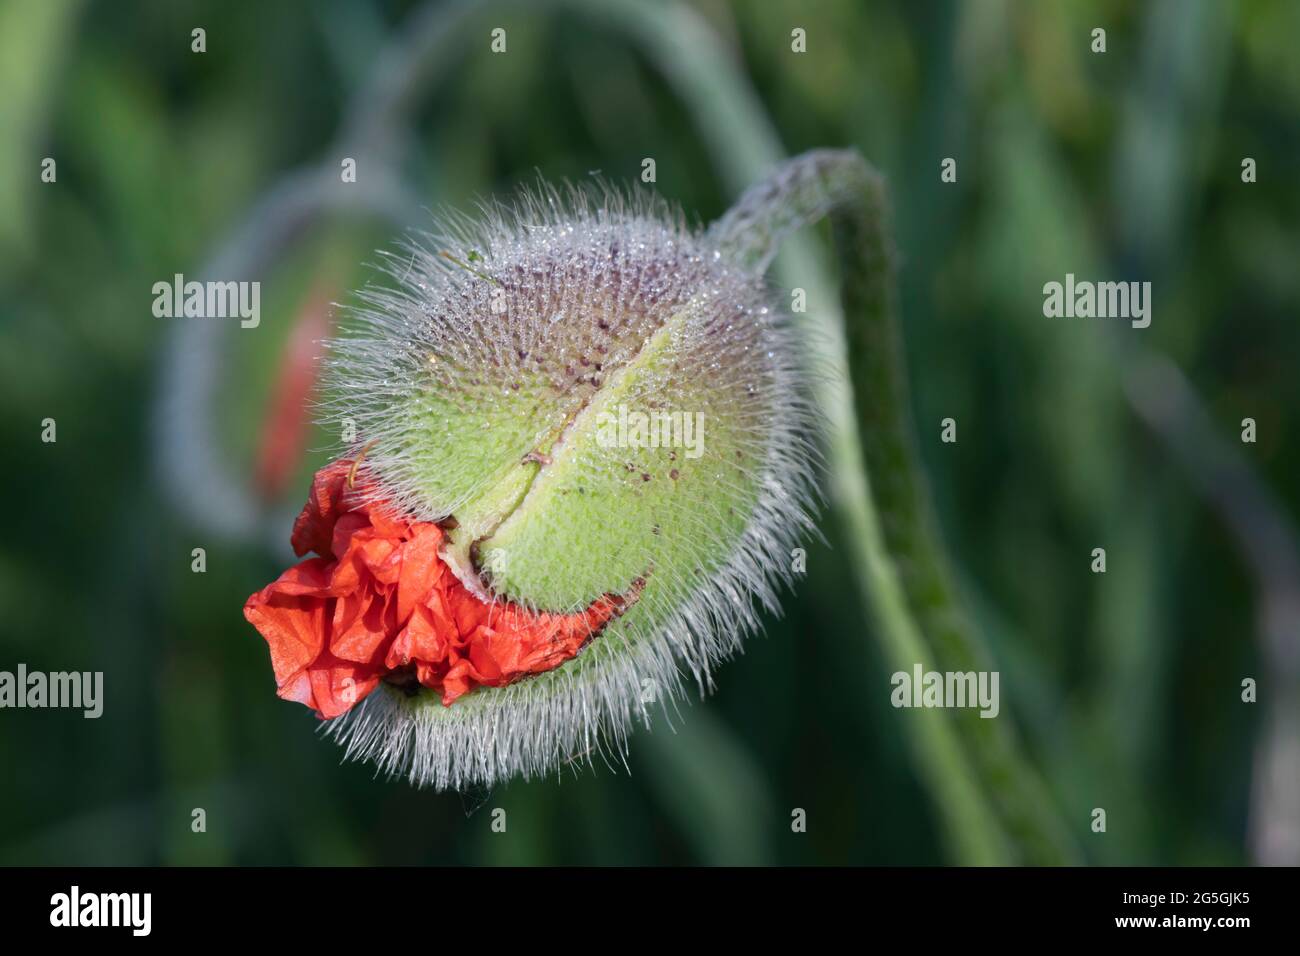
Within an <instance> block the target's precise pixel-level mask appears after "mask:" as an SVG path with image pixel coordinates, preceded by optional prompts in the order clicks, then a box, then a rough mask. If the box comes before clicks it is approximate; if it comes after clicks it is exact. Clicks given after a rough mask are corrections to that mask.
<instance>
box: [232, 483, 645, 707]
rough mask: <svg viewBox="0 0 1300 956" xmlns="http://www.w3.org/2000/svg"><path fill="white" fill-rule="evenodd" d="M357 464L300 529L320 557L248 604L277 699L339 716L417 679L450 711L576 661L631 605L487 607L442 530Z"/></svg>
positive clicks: (322, 492)
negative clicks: (392, 498) (488, 691)
mask: <svg viewBox="0 0 1300 956" xmlns="http://www.w3.org/2000/svg"><path fill="white" fill-rule="evenodd" d="M372 490H373V488H372V486H370V485H369V484H368V483H367V482H366V480H365V479H364V477H363V476H361V475H358V474H357V468H356V465H355V463H354V462H353V461H351V460H348V459H343V460H340V461H336V462H333V463H332V464H330V465H328V466H326V467H325V468H322V469H321V470H320V471H318V472H317V473H316V477H315V478H314V480H313V481H312V486H311V495H310V497H309V498H308V501H307V504H306V506H305V507H304V508H303V509H302V513H301V514H300V515H298V520H297V521H296V522H294V526H293V537H292V539H291V540H292V543H293V550H294V553H295V554H297V555H299V556H302V555H305V554H307V553H308V552H313V551H314V552H315V553H316V554H317V555H319V557H315V558H308V559H307V560H305V561H302V562H300V563H299V564H296V565H294V566H293V567H292V568H290V569H289V570H288V571H285V572H284V573H283V574H282V575H280V577H279V578H278V579H277V580H276V581H274V582H273V583H271V584H268V585H267V586H266V587H264V588H263V589H262V590H260V591H258V592H257V593H256V594H254V595H253V596H252V597H250V598H249V599H248V601H247V603H245V605H244V617H246V618H247V619H248V621H249V623H251V624H252V625H253V626H254V627H256V628H257V629H258V631H260V632H261V634H262V636H263V637H264V638H266V643H267V644H268V645H269V647H270V650H271V666H272V668H273V669H274V671H275V681H276V684H277V685H278V686H279V695H280V696H281V697H283V698H284V699H286V700H295V701H298V702H299V703H301V704H306V705H307V706H308V707H310V708H312V709H313V710H315V711H316V713H317V714H318V715H319V716H320V717H323V718H328V717H337V716H338V715H339V714H342V713H345V712H346V711H348V710H350V709H351V708H352V707H353V706H354V705H356V704H357V703H359V702H360V701H361V700H362V699H364V698H365V696H366V695H367V694H369V693H370V692H371V691H373V690H374V689H375V688H376V687H377V686H378V685H379V682H380V681H381V680H384V679H388V680H390V681H393V682H394V683H406V684H410V683H412V682H414V681H418V682H419V683H420V684H423V685H424V686H425V687H429V688H432V689H434V690H436V691H438V692H439V693H440V694H441V695H442V702H443V704H444V705H448V706H450V704H451V703H452V702H453V701H454V700H456V698H458V697H460V696H462V695H464V694H466V693H468V692H469V691H471V690H473V689H474V688H475V687H479V686H487V687H499V686H502V685H505V684H509V683H510V682H511V681H514V680H518V679H519V678H521V677H526V676H528V675H530V674H540V673H543V672H545V671H548V670H551V669H552V668H554V667H557V666H559V665H560V664H562V663H564V662H565V661H567V660H569V659H570V658H572V657H573V656H574V655H575V654H577V653H578V651H579V650H580V649H581V648H582V646H583V645H584V644H585V643H586V642H587V641H588V640H589V639H590V638H591V637H592V636H594V635H595V634H596V633H598V632H599V631H600V629H601V628H602V627H604V625H605V624H606V623H607V622H608V621H609V620H610V618H612V617H614V616H615V615H617V614H619V613H621V612H622V611H623V610H624V608H625V606H626V604H627V600H626V599H624V598H622V597H617V596H614V595H606V596H605V597H603V598H600V599H599V600H597V601H596V602H594V603H593V604H592V605H591V606H590V607H588V608H587V609H586V610H585V611H583V612H581V613H576V614H546V613H535V612H532V611H529V610H527V609H525V608H522V607H519V606H518V605H514V604H510V603H505V602H496V603H493V604H486V603H484V602H483V601H481V600H480V599H479V598H478V597H476V596H475V595H474V594H473V593H472V592H471V591H469V590H468V589H467V588H466V587H465V585H463V584H462V583H461V582H460V580H459V579H458V578H457V577H456V575H455V574H454V573H452V571H451V569H450V568H449V567H448V566H447V565H446V564H445V563H444V562H443V560H442V558H441V557H439V555H438V547H439V545H441V544H442V541H443V531H442V529H441V528H439V527H438V525H436V524H434V523H432V522H427V521H407V520H405V519H404V518H403V517H402V516H401V515H399V514H397V513H396V512H395V511H394V510H393V509H392V508H390V507H389V506H388V505H386V504H384V503H383V502H382V501H377V499H376V498H375V496H374V495H373V494H371V492H372Z"/></svg>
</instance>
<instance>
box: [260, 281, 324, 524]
mask: <svg viewBox="0 0 1300 956" xmlns="http://www.w3.org/2000/svg"><path fill="white" fill-rule="evenodd" d="M331 324H332V323H331V321H330V296H329V290H328V288H327V287H325V286H318V287H317V289H316V290H315V291H314V292H312V294H311V296H310V297H309V298H308V299H307V301H306V302H305V303H304V304H303V306H302V309H301V310H300V311H299V312H298V315H297V317H296V318H295V319H294V324H293V331H292V332H290V334H289V342H288V345H286V346H285V350H284V356H283V358H281V360H280V368H279V371H278V373H277V375H276V379H275V385H274V387H273V389H272V392H271V404H270V407H269V408H268V409H267V415H266V420H265V421H264V423H263V425H262V434H261V437H260V439H259V441H258V445H257V456H256V458H255V459H254V462H255V465H254V469H253V483H254V486H255V487H256V488H257V491H258V493H259V494H260V495H261V496H262V498H264V499H266V500H268V501H271V500H274V499H275V498H276V497H278V496H279V494H280V492H281V491H282V490H283V489H284V487H285V485H286V483H287V482H288V481H289V480H290V478H291V477H292V476H293V473H294V471H295V469H297V467H298V465H299V463H300V462H301V461H302V450H303V446H304V445H305V444H306V441H307V433H308V420H307V412H306V409H307V405H308V402H309V400H310V399H311V396H312V393H313V392H314V391H315V389H316V379H317V375H318V373H319V371H320V357H321V342H322V340H324V339H327V338H329V334H330V327H331Z"/></svg>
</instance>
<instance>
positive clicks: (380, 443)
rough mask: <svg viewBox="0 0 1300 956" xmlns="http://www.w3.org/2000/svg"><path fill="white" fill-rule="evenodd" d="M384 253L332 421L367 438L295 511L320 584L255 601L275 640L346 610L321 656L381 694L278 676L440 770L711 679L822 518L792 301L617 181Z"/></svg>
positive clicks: (614, 729)
mask: <svg viewBox="0 0 1300 956" xmlns="http://www.w3.org/2000/svg"><path fill="white" fill-rule="evenodd" d="M387 271H388V272H389V273H390V276H391V278H392V279H393V280H394V282H392V283H389V284H388V285H387V286H386V287H382V288H380V287H372V288H368V289H366V290H364V291H362V292H361V293H359V300H360V302H359V304H358V305H357V306H355V307H354V308H352V309H350V310H349V315H348V316H347V317H346V321H345V322H344V330H343V332H342V333H341V335H340V337H339V338H338V339H336V340H335V342H334V343H333V344H332V347H331V350H332V354H331V359H330V363H329V368H330V386H331V388H330V396H331V397H330V399H329V403H328V405H327V419H328V421H329V423H330V424H331V427H334V428H338V429H339V430H340V431H343V432H346V433H349V434H352V435H355V445H354V446H353V447H351V448H349V450H348V454H347V456H346V459H347V464H346V467H340V468H338V469H337V470H336V472H334V473H333V474H332V477H331V480H332V481H333V484H332V485H322V484H321V479H320V478H319V477H318V489H317V490H318V492H319V495H318V494H314V496H313V497H314V498H316V497H320V496H323V498H322V500H323V501H324V503H325V507H324V510H322V509H321V508H320V507H319V506H318V507H317V511H316V515H315V516H311V515H308V512H307V511H305V512H304V516H305V518H304V519H300V523H301V522H302V521H304V520H306V521H308V523H311V522H314V521H317V520H318V518H319V517H320V515H322V514H324V515H326V518H327V527H328V530H329V531H330V537H329V540H326V538H325V536H323V535H321V536H318V539H319V540H318V542H317V543H318V546H315V547H314V550H316V551H317V553H318V554H319V555H320V557H319V558H313V559H310V560H309V561H307V562H304V563H303V565H300V566H299V567H300V568H301V567H303V566H305V565H308V564H311V575H312V577H311V585H312V586H313V587H315V588H316V590H309V591H301V590H295V589H296V588H298V584H297V583H291V585H290V586H288V590H286V589H285V586H280V587H279V588H278V590H275V591H274V592H273V593H272V589H273V588H277V586H279V585H281V582H277V585H273V586H272V587H271V588H268V589H267V590H266V591H264V592H259V595H255V596H254V598H252V599H250V609H249V610H248V611H246V613H248V614H249V617H250V620H252V621H253V622H254V623H255V624H257V625H258V626H259V629H261V630H263V633H264V634H267V635H268V640H269V641H271V642H272V645H273V658H276V653H277V652H276V645H277V642H278V643H279V644H280V646H287V645H286V640H287V639H286V638H284V637H283V636H280V637H273V636H272V632H273V630H274V628H275V627H279V626H280V625H278V624H275V623H274V622H272V623H271V624H268V625H266V626H264V624H263V623H261V622H265V621H267V620H269V618H268V615H272V613H273V610H274V608H275V606H277V602H281V603H282V602H284V601H290V602H293V601H299V600H307V601H311V602H321V603H311V604H310V606H306V605H302V606H300V605H298V604H294V605H293V609H292V613H294V614H300V613H301V614H307V613H310V614H315V615H316V616H317V618H318V619H319V620H321V621H323V622H325V623H322V624H320V625H319V633H317V631H313V634H314V635H315V636H314V637H313V638H312V640H314V641H315V642H316V644H315V645H312V646H311V647H310V648H309V650H308V651H306V652H304V653H303V654H302V655H301V656H302V659H303V660H308V659H311V660H320V659H328V661H329V662H332V664H333V665H338V664H339V662H340V661H343V662H348V661H350V662H353V663H351V664H347V665H346V667H347V668H353V667H356V668H361V670H358V671H356V672H355V673H354V671H353V670H346V673H345V676H344V678H343V679H344V680H349V681H353V683H352V684H351V685H347V686H348V687H356V686H360V682H361V680H363V679H364V681H365V682H366V685H365V689H364V692H360V693H356V694H355V697H356V702H357V706H355V707H352V706H350V703H349V697H348V696H347V695H343V696H342V697H340V694H339V693H338V687H339V677H338V675H339V674H340V673H344V671H341V670H340V669H339V667H338V666H335V667H334V669H333V670H330V671H329V672H328V673H329V675H332V676H327V677H325V678H322V677H321V673H323V672H322V671H321V670H320V668H319V666H318V665H317V664H312V663H308V664H303V665H302V666H301V667H299V664H298V663H297V658H296V657H295V658H294V660H291V661H289V662H287V663H286V662H284V661H283V660H279V659H278V658H277V660H278V661H279V662H278V663H277V678H278V679H280V680H281V694H282V696H293V697H294V699H300V700H303V701H304V702H307V703H312V704H313V706H315V707H316V709H317V710H318V711H319V712H320V713H322V715H323V716H327V717H332V716H335V714H336V713H338V712H341V713H342V716H338V718H337V719H336V720H334V721H332V722H331V723H330V724H328V725H327V726H328V727H329V728H330V731H331V732H332V733H334V734H336V735H337V736H338V737H339V738H340V739H342V740H343V741H344V742H345V743H346V745H347V746H348V748H349V752H350V753H351V754H352V755H354V756H359V757H362V758H368V759H373V760H375V761H376V762H377V763H378V765H379V766H380V767H381V768H382V769H384V770H386V771H390V772H397V773H402V774H405V775H407V776H408V777H409V779H410V780H412V781H413V782H415V783H418V784H426V783H431V784H433V785H435V786H437V787H439V788H442V787H461V786H466V785H471V784H491V783H493V782H495V781H498V780H501V779H503V778H505V777H508V776H510V775H513V774H516V773H520V774H523V775H525V776H528V775H533V774H537V773H541V772H545V771H547V770H550V769H552V768H554V767H556V766H557V765H559V764H560V763H561V762H563V761H565V760H567V759H568V758H571V757H574V756H576V755H580V754H589V753H591V752H592V751H593V750H595V749H598V748H600V747H602V746H604V745H606V744H607V743H613V744H614V745H615V746H621V745H622V743H623V741H624V739H625V736H626V733H627V731H628V729H629V727H630V725H631V723H632V721H634V720H637V719H640V720H642V721H648V716H649V712H650V708H651V707H657V706H661V705H663V704H664V703H666V702H667V701H668V700H669V699H671V698H672V697H673V696H674V695H676V694H678V693H679V692H680V691H681V690H682V689H683V688H682V685H683V683H684V679H685V677H686V675H687V674H689V675H690V677H691V678H693V680H694V682H695V683H696V684H697V685H698V687H699V689H700V691H701V692H703V691H705V690H707V689H708V687H709V686H710V676H709V674H710V668H711V666H712V665H713V664H714V663H716V662H717V661H719V660H721V659H723V658H725V657H726V656H728V655H729V654H730V653H732V652H733V651H735V650H736V649H737V648H738V647H739V645H740V641H741V639H742V636H743V635H744V633H745V632H747V631H750V630H752V629H753V628H754V626H755V624H756V616H755V610H756V606H758V605H765V606H767V607H769V608H773V609H774V608H775V607H776V601H775V595H774V588H775V586H776V585H777V584H778V583H779V582H780V580H781V579H782V578H783V577H785V576H786V575H787V573H788V568H789V565H790V549H791V547H793V546H794V544H795V543H796V542H797V540H798V538H799V537H800V536H801V535H802V534H803V533H804V532H805V531H806V530H807V529H808V527H809V524H810V519H809V516H808V512H807V509H806V503H807V501H808V499H809V496H810V493H811V487H812V470H813V468H812V463H813V461H814V458H815V455H816V451H815V448H814V447H813V442H812V439H813V431H814V430H813V428H812V424H813V420H814V416H813V414H812V413H811V411H810V409H809V408H808V405H807V403H806V400H805V397H804V392H803V388H802V379H803V377H804V374H803V372H802V371H801V369H800V367H799V361H798V359H797V357H796V350H795V348H794V347H793V344H792V342H791V341H790V331H789V329H788V327H787V325H786V322H785V317H784V316H783V314H782V312H781V310H780V309H779V308H778V307H777V306H776V305H775V302H774V297H773V296H772V295H771V293H770V290H769V289H768V288H767V287H766V285H765V284H764V281H763V279H762V277H761V274H759V272H758V271H757V270H756V269H754V268H753V267H752V266H751V265H749V264H746V263H742V262H740V261H737V260H733V259H732V258H730V257H729V254H728V253H727V252H726V251H724V249H723V248H722V247H720V246H719V245H718V244H717V243H716V242H714V241H713V240H712V238H711V234H709V233H703V232H699V231H693V230H691V229H689V228H687V227H686V226H685V225H684V223H683V221H682V218H681V217H680V216H679V215H676V214H674V213H673V212H672V211H671V210H670V209H669V208H668V207H667V206H665V205H664V204H663V203H661V202H658V201H654V200H647V199H640V198H628V197H625V196H621V195H617V194H614V193H601V194H597V193H595V192H593V191H584V190H570V191H568V192H567V193H565V194H563V195H562V194H561V193H559V192H557V191H555V190H552V189H549V188H542V189H540V190H537V191H533V192H529V193H527V194H525V195H523V196H522V197H521V198H520V199H518V200H517V201H516V202H515V203H514V204H513V205H511V206H509V207H505V206H496V205H493V206H489V207H488V208H486V209H484V210H483V213H482V216H481V217H480V218H479V219H478V220H477V221H471V220H468V219H456V220H453V221H452V222H451V223H450V224H448V225H447V226H445V227H444V228H443V230H442V231H440V232H438V233H435V234H431V235H426V236H423V237H421V238H420V239H419V240H417V241H415V242H413V243H412V244H410V246H409V248H407V249H405V250H404V252H403V253H402V254H400V255H395V256H393V257H391V258H390V259H389V260H388V269H387ZM324 474H325V473H324V472H323V473H322V475H324ZM322 488H323V489H324V490H321V489H322ZM311 508H312V506H311V505H309V509H308V510H310V509H311ZM331 509H332V510H331ZM376 514H379V515H380V517H376ZM384 516H391V518H392V522H391V523H389V520H388V517H384ZM335 522H336V523H335ZM340 529H343V530H344V531H345V532H346V534H345V535H344V537H343V538H342V539H340V534H341V533H342V532H341V531H340ZM356 529H360V530H356ZM358 535H360V536H361V537H358ZM299 545H301V548H300V551H299V553H306V550H309V549H313V545H312V544H310V543H309V542H308V541H307V540H306V539H305V538H304V539H303V540H302V541H299V540H297V537H296V540H295V546H299ZM363 546H364V547H363ZM322 549H324V550H322ZM434 552H436V555H437V561H438V562H439V564H438V565H437V566H433V567H432V568H431V569H430V567H428V566H427V554H431V553H434ZM312 562H317V563H316V564H312ZM421 562H423V563H421ZM408 565H410V566H411V567H416V566H418V567H421V568H422V569H424V570H423V571H422V572H421V573H422V575H423V576H421V577H418V578H415V577H413V576H412V575H410V574H408V575H406V576H405V577H403V572H402V569H403V568H406V567H407V566H408ZM353 567H355V568H358V569H360V570H357V571H356V572H355V574H354V573H353V571H352V570H350V569H352V568H353ZM426 572H427V573H426ZM444 572H445V574H446V576H445V577H444V576H442V575H443V573H444ZM344 578H345V579H346V580H344ZM283 580H284V579H282V581H283ZM412 580H418V581H419V584H418V591H417V586H416V585H413V584H409V583H406V582H409V581H412ZM341 581H342V583H340V582H341ZM366 581H369V582H371V583H370V584H365V585H364V586H363V585H362V584H359V583H358V582H366ZM434 582H436V586H435V583H434ZM357 588H361V590H357ZM404 589H405V590H404ZM286 595H288V596H286ZM301 595H306V597H300V596H301ZM475 602H477V604H476V603H475ZM353 605H355V607H353V610H348V608H349V607H352V606H353ZM367 609H369V610H367ZM275 613H278V612H275ZM302 619H303V620H305V619H306V618H302ZM295 620H297V619H295ZM503 621H505V622H508V624H503V623H502V622H503ZM358 622H361V623H358ZM367 622H368V623H367ZM313 626H315V625H313ZM578 627H581V628H584V630H582V631H581V632H578V631H576V630H575V628H578ZM341 628H345V629H346V628H350V629H351V630H347V631H346V633H347V634H353V635H357V634H359V635H361V637H359V638H356V639H355V640H353V642H352V643H349V640H352V639H351V638H348V639H345V638H344V637H343V636H341V634H340V629H341ZM286 629H287V630H294V631H295V633H297V630H296V629H300V628H298V625H297V624H294V625H292V627H289V626H288V625H286V626H285V628H283V629H282V630H281V631H280V632H277V633H279V634H281V635H283V633H284V631H285V630H286ZM574 635H577V636H574ZM308 643H310V641H309V642H308ZM317 645H318V646H317ZM297 646H298V645H297V644H293V645H292V647H293V649H294V650H295V654H296V648H297ZM421 647H423V648H426V650H424V651H421V650H419V648H421ZM355 648H360V651H359V653H358V652H356V650H355ZM403 648H406V650H402V649H403ZM411 648H415V650H411ZM548 648H549V649H550V650H547V649H548ZM312 654H316V655H317V657H316V658H312ZM349 654H350V655H351V656H348V655H349ZM367 655H368V656H367ZM283 656H284V655H283V654H281V655H280V657H281V658H283ZM290 657H294V655H293V654H291V655H290ZM503 662H504V663H503ZM407 665H411V666H415V667H416V670H414V671H407V670H405V669H404V668H405V667H406V666H407ZM417 665H418V666H417ZM340 666H342V665H340ZM295 667H298V669H297V670H294V668H295ZM458 675H459V676H458ZM354 677H355V678H356V679H355V680H354ZM321 680H324V682H325V683H324V684H321ZM313 681H314V682H316V683H315V684H313V683H312V682H313ZM458 681H459V682H458ZM289 684H293V685H294V686H296V687H297V688H298V689H296V690H293V691H291V692H289V693H286V690H285V687H286V685H289ZM326 685H328V686H326ZM308 687H315V688H316V691H315V696H308V697H303V696H302V695H303V694H308V693H309V692H308V690H307V688H308ZM322 688H325V689H324V690H322ZM349 693H352V691H350V690H349ZM322 695H323V696H322ZM325 699H328V700H329V701H331V707H330V708H329V709H327V708H325V707H322V706H321V705H320V703H319V702H320V701H322V700H325ZM340 700H341V701H342V703H339V701H340Z"/></svg>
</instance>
